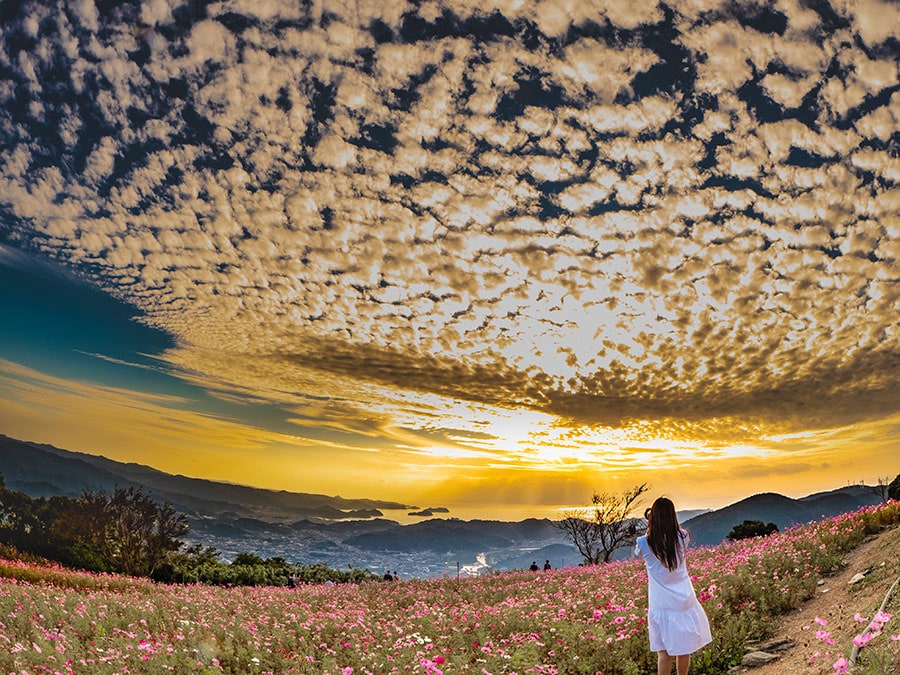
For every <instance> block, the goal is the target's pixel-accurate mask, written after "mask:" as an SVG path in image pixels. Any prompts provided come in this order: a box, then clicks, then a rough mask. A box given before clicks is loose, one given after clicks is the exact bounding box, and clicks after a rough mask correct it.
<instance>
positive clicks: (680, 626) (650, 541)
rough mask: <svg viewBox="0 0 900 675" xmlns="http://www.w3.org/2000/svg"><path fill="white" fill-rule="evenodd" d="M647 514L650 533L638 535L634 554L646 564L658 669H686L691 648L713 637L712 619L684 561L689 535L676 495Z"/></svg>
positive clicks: (663, 674) (660, 673)
mask: <svg viewBox="0 0 900 675" xmlns="http://www.w3.org/2000/svg"><path fill="white" fill-rule="evenodd" d="M649 511H650V512H649V514H646V515H647V521H648V522H647V534H646V535H644V536H642V537H638V539H637V543H636V544H635V547H634V552H635V555H639V556H641V557H642V558H643V559H644V564H645V565H646V567H647V596H648V608H647V628H648V630H649V633H650V651H653V652H656V653H657V662H656V672H657V675H670V673H671V672H672V659H673V657H674V659H675V669H676V671H677V672H678V675H687V672H688V669H689V668H690V666H691V654H692V653H693V652H695V651H697V650H698V649H700V648H701V647H703V646H704V645H707V644H709V643H710V642H712V635H711V634H710V632H709V620H708V619H707V617H706V612H704V611H703V607H702V606H701V605H700V602H699V601H698V600H697V595H696V593H695V592H694V587H693V585H692V584H691V578H690V576H689V575H688V571H687V566H686V565H685V562H684V550H685V548H687V545H688V542H689V536H688V533H687V531H685V530H683V529H681V526H680V525H679V524H678V517H677V516H676V515H675V505H674V504H673V503H672V500H671V499H668V498H667V497H660V498H659V499H657V500H656V501H655V502H653V506H652V507H651V508H650V510H649Z"/></svg>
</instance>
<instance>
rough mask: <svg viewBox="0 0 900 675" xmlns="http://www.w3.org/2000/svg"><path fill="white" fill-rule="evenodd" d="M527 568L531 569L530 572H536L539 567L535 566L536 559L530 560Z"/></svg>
mask: <svg viewBox="0 0 900 675" xmlns="http://www.w3.org/2000/svg"><path fill="white" fill-rule="evenodd" d="M528 569H529V570H531V571H532V572H537V571H538V569H539V568H538V566H537V560H532V561H531V567H529V568H528Z"/></svg>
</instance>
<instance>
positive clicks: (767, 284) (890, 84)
mask: <svg viewBox="0 0 900 675" xmlns="http://www.w3.org/2000/svg"><path fill="white" fill-rule="evenodd" d="M898 37H900V5H898V4H897V3H896V2H893V3H892V2H880V1H878V0H865V1H862V0H861V1H858V2H854V1H851V0H803V1H800V0H775V1H773V2H768V3H763V4H757V3H749V2H733V1H732V0H721V1H715V0H684V1H679V2H671V3H668V4H662V3H660V4H656V3H653V2H647V3H643V2H642V3H633V2H632V1H631V0H606V1H604V2H590V1H587V0H543V1H541V2H534V1H529V0H513V1H510V0H503V1H502V2H501V1H500V0H479V2H470V1H467V0H457V1H452V2H433V1H428V0H422V1H418V2H399V1H392V0H356V1H354V2H350V1H340V0H314V1H311V2H305V3H297V2H288V1H286V0H285V1H284V2H279V1H277V0H252V2H251V1H250V0H223V1H220V2H211V3H205V2H201V1H199V0H189V1H188V2H181V0H148V1H147V2H143V3H141V2H123V3H117V2H111V1H110V0H75V1H73V2H55V3H48V2H44V1H43V0H42V1H40V2H37V1H31V2H29V1H27V0H26V1H22V2H9V3H3V4H2V5H0V44H2V49H0V316H2V317H3V320H2V328H0V433H3V434H5V435H7V436H11V437H14V438H19V439H23V440H30V441H39V442H43V443H52V444H54V445H57V446H58V447H63V448H67V449H71V450H78V451H82V452H88V453H92V454H98V455H103V456H106V457H109V458H112V459H116V460H119V461H127V462H139V463H141V464H146V465H149V466H153V467H155V468H157V469H160V470H163V471H167V472H170V473H180V474H184V475H188V476H196V477H202V478H210V479H214V480H222V481H228V482H235V483H241V484H246V485H253V486H257V487H266V488H273V489H284V490H291V491H296V492H313V493H324V494H333V495H341V496H343V497H354V498H373V499H385V500H391V501H401V502H404V503H408V504H410V505H415V506H418V507H420V508H425V507H429V506H443V507H447V508H449V509H450V515H451V516H459V517H476V516H478V515H482V516H490V515H492V514H501V513H502V514H503V519H510V520H513V519H516V520H517V519H519V518H523V517H527V516H532V515H542V516H543V515H550V514H552V513H553V512H554V510H557V511H558V509H560V508H563V507H572V506H574V505H580V504H585V503H589V502H590V499H591V495H592V494H593V493H595V492H620V491H623V490H626V489H628V488H629V487H631V486H633V485H635V484H637V483H642V482H647V483H649V484H650V486H651V491H650V495H651V496H656V495H659V494H667V495H668V496H670V497H673V498H674V499H675V500H676V503H677V504H678V506H679V508H716V507H719V506H723V505H726V504H729V503H732V502H734V501H737V500H738V499H740V498H743V497H745V496H748V495H750V494H754V493H758V492H768V491H775V492H781V493H782V494H786V495H789V496H796V497H798V496H803V495H806V494H810V493H812V492H816V491H819V490H828V489H833V488H837V487H841V486H843V485H846V484H848V483H856V482H860V481H863V482H867V483H869V484H872V483H874V482H876V481H877V480H878V479H879V478H881V477H888V478H892V477H893V476H895V475H896V474H897V473H898V472H900V461H898V457H900V452H898V451H900V311H898V310H900V303H898V298H900V278H898V270H900V267H898V265H897V258H898V254H900V187H898V181H900V125H898V120H900V78H898V65H900V39H898Z"/></svg>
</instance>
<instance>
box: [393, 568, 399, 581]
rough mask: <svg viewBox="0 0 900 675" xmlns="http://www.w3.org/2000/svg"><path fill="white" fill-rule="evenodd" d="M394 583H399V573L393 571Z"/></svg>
mask: <svg viewBox="0 0 900 675" xmlns="http://www.w3.org/2000/svg"><path fill="white" fill-rule="evenodd" d="M394 581H400V572H398V571H397V570H394Z"/></svg>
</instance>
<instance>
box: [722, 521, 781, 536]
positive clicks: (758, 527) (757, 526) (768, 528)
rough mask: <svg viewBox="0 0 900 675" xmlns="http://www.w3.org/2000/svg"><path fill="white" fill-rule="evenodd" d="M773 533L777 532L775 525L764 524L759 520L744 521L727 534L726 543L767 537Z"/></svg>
mask: <svg viewBox="0 0 900 675" xmlns="http://www.w3.org/2000/svg"><path fill="white" fill-rule="evenodd" d="M773 532H778V526H777V525H776V524H775V523H768V524H766V523H764V522H763V521H761V520H745V521H744V522H743V523H741V524H740V525H735V526H734V527H732V528H731V532H729V533H728V537H727V539H728V541H737V540H739V539H750V538H751V537H767V536H769V535H770V534H772V533H773Z"/></svg>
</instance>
